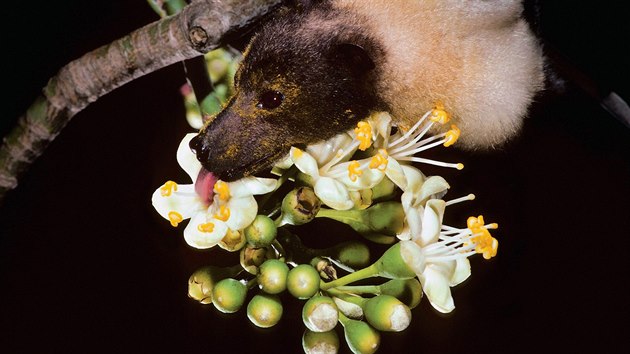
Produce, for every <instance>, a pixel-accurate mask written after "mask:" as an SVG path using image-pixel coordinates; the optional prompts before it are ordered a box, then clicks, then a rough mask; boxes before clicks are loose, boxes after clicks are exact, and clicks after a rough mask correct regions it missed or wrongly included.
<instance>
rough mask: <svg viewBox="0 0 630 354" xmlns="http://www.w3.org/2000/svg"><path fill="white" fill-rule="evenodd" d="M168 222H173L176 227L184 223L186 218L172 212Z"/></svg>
mask: <svg viewBox="0 0 630 354" xmlns="http://www.w3.org/2000/svg"><path fill="white" fill-rule="evenodd" d="M168 221H170V222H171V225H172V226H173V227H176V226H177V225H179V223H180V222H182V221H184V217H183V216H182V214H180V213H178V212H176V211H171V212H169V213H168Z"/></svg>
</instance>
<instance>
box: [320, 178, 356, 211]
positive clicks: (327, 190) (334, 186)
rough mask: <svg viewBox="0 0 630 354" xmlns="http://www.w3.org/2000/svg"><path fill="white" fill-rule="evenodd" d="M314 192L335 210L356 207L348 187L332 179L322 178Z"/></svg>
mask: <svg viewBox="0 0 630 354" xmlns="http://www.w3.org/2000/svg"><path fill="white" fill-rule="evenodd" d="M313 190H314V191H315V195H317V196H318V197H319V199H321V200H322V202H323V203H324V204H326V205H328V206H329V207H331V208H333V209H337V210H348V209H350V208H352V207H353V206H354V202H352V200H351V199H350V194H349V193H348V190H347V189H346V187H345V186H344V185H343V184H342V183H341V182H339V181H336V180H334V179H332V178H330V177H321V178H320V179H319V180H318V181H317V182H316V183H315V187H314V188H313Z"/></svg>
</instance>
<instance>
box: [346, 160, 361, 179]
mask: <svg viewBox="0 0 630 354" xmlns="http://www.w3.org/2000/svg"><path fill="white" fill-rule="evenodd" d="M362 173H363V171H361V164H360V163H359V161H352V162H350V164H349V165H348V177H349V178H350V180H351V181H352V182H356V181H357V178H358V177H359V176H360V175H361V174H362Z"/></svg>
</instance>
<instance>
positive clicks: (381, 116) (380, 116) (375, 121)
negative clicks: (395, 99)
mask: <svg viewBox="0 0 630 354" xmlns="http://www.w3.org/2000/svg"><path fill="white" fill-rule="evenodd" d="M370 120H371V121H372V122H371V123H372V124H370V125H371V126H373V127H374V128H375V130H376V132H377V134H378V135H380V136H381V137H383V138H384V139H385V140H387V139H389V136H390V135H391V131H392V125H391V122H392V117H391V116H390V115H389V113H387V112H377V113H375V114H373V115H372V116H370Z"/></svg>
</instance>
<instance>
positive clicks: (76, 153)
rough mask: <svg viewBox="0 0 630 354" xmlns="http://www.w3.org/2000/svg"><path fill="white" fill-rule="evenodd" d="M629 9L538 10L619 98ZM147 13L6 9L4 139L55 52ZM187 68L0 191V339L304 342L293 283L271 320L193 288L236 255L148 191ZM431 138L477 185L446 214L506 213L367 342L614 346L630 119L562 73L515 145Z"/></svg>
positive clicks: (25, 344) (2, 345)
mask: <svg viewBox="0 0 630 354" xmlns="http://www.w3.org/2000/svg"><path fill="white" fill-rule="evenodd" d="M628 15H629V14H628V12H627V10H625V11H624V10H622V8H621V2H615V1H609V2H608V3H606V2H602V1H599V2H595V1H582V2H577V1H545V2H543V4H542V5H541V8H540V23H539V25H540V29H541V36H542V39H543V41H544V42H545V45H546V47H547V48H548V49H549V50H550V51H552V50H553V51H554V52H555V53H557V52H559V53H562V55H564V56H566V58H567V59H568V61H569V62H572V63H573V64H575V66H576V67H577V68H579V69H580V71H582V72H583V73H585V74H586V75H587V76H588V77H589V78H590V80H593V82H595V83H596V84H597V85H598V86H597V87H598V89H599V90H600V92H608V91H607V90H608V89H612V90H615V91H616V92H617V93H618V94H619V95H620V96H621V97H623V98H625V100H626V101H627V102H630V89H629V88H630V84H629V82H630V75H629V74H630V68H629V65H630V61H629V60H628V59H627V56H626V57H625V58H624V54H623V52H624V50H627V46H628V43H630V31H629V30H628V28H629V27H628V26H627V22H628V21H630V17H629V16H628ZM156 19H157V15H156V14H155V13H153V12H152V10H151V9H150V7H149V6H148V5H147V4H146V1H142V0H136V1H123V0H118V1H78V0H72V1H63V2H51V1H49V2H37V3H33V2H13V3H11V4H10V6H7V7H5V11H4V19H3V31H2V33H4V36H3V43H2V47H3V50H2V53H3V54H2V57H3V59H4V60H3V62H4V64H3V65H2V68H3V69H2V78H3V94H2V95H3V99H2V102H3V104H2V108H3V111H2V117H1V118H0V136H4V135H5V134H7V132H8V131H9V130H10V128H11V127H12V126H13V124H14V123H15V121H16V119H17V117H19V116H20V115H21V114H22V113H23V112H24V111H25V109H26V108H27V107H28V106H29V105H30V103H31V102H32V100H33V99H34V98H35V97H36V96H37V95H38V94H39V93H40V90H41V88H42V87H44V86H45V84H46V82H47V80H48V79H49V78H50V77H51V76H53V75H54V74H55V73H56V72H57V70H59V69H60V68H61V67H62V66H63V65H65V64H66V63H68V62H69V61H71V60H72V59H75V58H77V57H79V56H81V55H82V54H84V53H86V52H88V51H90V50H92V49H95V48H97V47H98V46H100V45H103V44H106V43H109V42H111V41H112V40H114V39H117V38H119V37H121V36H123V35H125V34H127V33H129V32H130V31H132V30H134V29H137V28H139V27H141V26H143V25H145V24H148V23H150V22H152V21H155V20H156ZM563 65H564V66H563V68H564V69H563V70H567V68H568V66H566V64H563ZM561 69H562V68H561ZM567 72H569V73H570V72H571V71H567ZM570 75H572V77H575V75H574V74H570ZM184 81H185V78H184V73H183V69H182V65H181V64H175V65H172V66H169V67H167V68H164V69H162V70H159V71H157V72H154V73H152V74H149V75H147V76H145V77H142V78H140V79H138V80H135V81H133V82H131V83H129V84H127V85H125V86H123V87H122V88H119V89H117V90H115V91H114V92H112V93H110V94H108V95H106V96H104V97H102V98H101V99H99V100H98V101H96V102H95V103H93V104H91V105H90V106H88V107H87V109H85V110H84V111H82V112H80V113H79V114H77V115H76V116H75V117H74V118H73V120H72V121H71V122H70V123H69V124H68V126H67V127H66V128H65V129H64V130H63V131H62V133H61V134H60V135H59V136H58V137H57V139H56V140H55V141H54V142H53V143H52V144H51V145H50V147H49V148H48V149H47V151H46V152H45V153H44V155H43V156H42V157H41V158H39V159H38V160H37V161H36V163H35V164H34V165H33V166H32V167H31V169H30V170H29V171H28V173H27V174H26V175H24V176H23V177H22V179H21V180H20V185H19V186H18V188H17V189H15V190H14V191H12V192H10V193H9V194H8V195H7V197H6V198H5V200H4V202H3V205H1V206H0V351H2V352H4V353H26V352H29V353H31V352H39V353H101V352H103V353H105V352H108V353H112V352H115V353H132V352H133V353H144V352H160V353H162V352H164V353H210V352H224V351H228V350H229V351H230V352H233V353H258V354H262V353H278V352H287V353H300V352H301V351H302V349H301V344H300V341H301V335H302V332H303V325H302V323H301V317H300V316H301V314H300V311H301V306H300V301H298V300H296V299H294V298H291V297H290V296H286V297H283V300H285V301H284V304H285V314H284V318H283V319H282V320H281V322H280V324H279V325H277V326H276V327H273V328H271V329H266V330H262V329H259V328H257V327H255V326H254V325H252V324H251V323H250V322H249V321H248V320H247V317H246V315H245V311H244V310H241V311H239V312H237V313H235V314H232V315H224V314H221V313H219V312H218V311H217V310H216V309H214V307H212V306H211V305H210V306H202V305H200V304H198V303H197V302H195V301H193V300H191V299H189V298H188V297H187V295H186V293H187V281H188V277H189V275H190V274H191V273H192V272H193V271H194V270H195V269H197V268H198V267H200V266H203V265H207V264H214V265H232V264H234V255H232V254H227V253H226V252H225V251H222V250H220V249H218V248H214V249H211V250H207V251H200V250H196V249H193V248H191V247H189V246H188V245H186V243H185V242H184V240H183V238H182V236H181V232H182V230H183V227H180V228H178V229H173V228H172V227H171V226H170V225H169V224H168V222H166V221H165V220H163V219H161V218H160V217H159V215H158V214H157V213H156V212H155V210H154V209H153V207H152V206H151V202H150V197H151V193H153V191H154V190H155V189H156V188H157V187H159V186H160V184H161V183H163V182H164V181H166V180H167V179H173V180H175V181H187V179H186V178H187V176H186V175H185V174H184V172H183V171H181V170H180V169H179V167H178V165H177V162H176V160H175V151H176V149H177V145H178V144H179V141H180V140H181V138H182V137H183V135H184V134H185V133H187V132H191V131H192V130H191V129H190V128H189V127H188V126H187V124H186V121H185V118H184V107H183V104H182V100H181V96H180V94H179V87H180V86H181V85H182V84H183V83H184ZM592 87H593V86H591V88H592ZM437 153H438V154H442V153H443V154H444V155H446V157H445V158H444V160H446V161H455V160H457V161H461V162H463V163H464V164H465V165H466V168H465V169H464V170H463V171H454V170H447V169H428V170H427V173H428V174H438V173H439V174H441V175H442V176H444V177H445V178H446V180H447V181H449V183H450V184H451V186H452V187H453V188H452V189H451V191H450V192H449V194H448V195H449V196H450V197H451V198H455V197H458V196H461V195H465V194H467V193H471V192H472V193H475V194H476V196H477V199H476V200H475V201H473V202H469V203H465V204H460V205H458V206H457V207H454V208H453V212H452V213H451V212H450V211H449V213H450V215H449V214H447V217H448V220H449V221H450V223H451V224H458V223H460V221H459V220H465V217H467V216H468V215H478V214H480V213H481V214H483V215H484V217H485V218H486V220H488V221H496V222H498V223H499V225H500V228H499V230H497V231H495V232H493V235H494V236H495V237H496V238H497V239H498V240H499V242H500V246H499V254H498V256H497V257H496V258H494V259H492V260H490V261H484V260H483V259H482V257H480V256H477V257H473V258H472V260H471V262H472V276H471V277H470V278H469V279H468V280H467V281H466V282H465V283H463V284H461V285H459V286H458V287H455V288H453V297H454V300H455V304H456V307H457V308H456V310H455V311H454V312H453V313H452V314H450V315H449V316H441V315H439V314H438V313H437V312H436V311H434V310H433V309H432V308H431V306H430V304H429V302H428V301H426V299H425V300H423V302H422V303H421V304H420V306H419V307H417V308H416V309H414V310H413V320H412V323H411V326H410V327H409V328H408V329H407V330H406V331H404V332H401V333H397V334H384V335H383V336H382V342H381V348H380V350H379V351H378V352H379V353H418V352H421V353H440V354H446V353H480V352H484V353H525V352H538V351H541V350H545V351H550V352H551V351H553V352H559V353H569V352H571V353H576V352H600V353H604V352H605V353H615V352H617V353H621V352H625V351H626V350H627V340H628V338H629V337H630V330H629V326H628V316H629V315H630V311H629V305H628V303H629V302H628V293H627V292H626V289H627V286H626V285H627V284H626V282H627V281H630V277H629V276H628V270H629V269H630V251H629V250H630V248H629V247H628V245H627V244H626V242H627V241H628V237H629V236H630V206H629V205H630V128H629V127H626V126H624V125H623V124H622V123H620V122H619V121H618V120H616V119H615V118H614V117H613V116H612V115H611V114H609V113H608V112H606V111H605V110H604V109H603V108H602V107H601V106H600V105H599V103H598V101H597V100H595V99H593V97H592V96H590V95H588V94H586V93H585V92H584V91H581V90H580V89H578V88H576V87H575V86H574V85H573V84H571V82H568V83H567V84H566V86H565V92H564V94H563V95H557V94H553V93H551V92H549V93H548V94H547V95H545V96H543V97H540V98H539V99H538V100H537V102H536V103H535V104H534V106H533V107H532V109H531V115H530V117H529V118H528V119H527V120H526V122H525V126H524V129H523V131H522V133H521V135H520V136H519V137H518V138H517V139H515V140H513V141H512V142H511V143H510V144H508V145H507V146H505V147H503V148H501V149H498V150H496V151H490V152H476V153H470V152H465V151H461V150H448V151H445V150H439V151H438V152H437ZM462 226H463V225H462ZM332 233H334V231H333V232H331V231H330V230H329V229H328V228H326V227H325V225H324V226H321V225H320V227H319V228H316V229H315V232H313V235H310V236H309V239H306V240H305V242H307V243H312V244H326V242H327V241H330V238H331V237H334V236H335V235H332ZM341 339H342V342H343V338H341ZM342 348H343V349H342V352H346V351H347V347H345V344H342ZM624 348H626V349H624Z"/></svg>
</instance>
